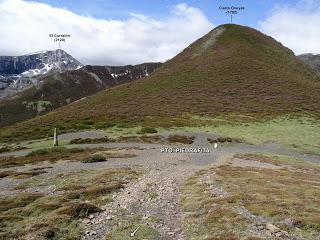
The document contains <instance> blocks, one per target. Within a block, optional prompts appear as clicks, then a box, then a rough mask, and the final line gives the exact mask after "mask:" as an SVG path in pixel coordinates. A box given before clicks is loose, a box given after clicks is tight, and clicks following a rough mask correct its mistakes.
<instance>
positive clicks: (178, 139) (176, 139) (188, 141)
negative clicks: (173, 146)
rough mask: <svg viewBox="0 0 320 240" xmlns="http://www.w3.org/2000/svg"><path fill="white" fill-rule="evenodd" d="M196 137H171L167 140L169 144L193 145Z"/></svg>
mask: <svg viewBox="0 0 320 240" xmlns="http://www.w3.org/2000/svg"><path fill="white" fill-rule="evenodd" d="M194 139H195V137H194V136H192V137H188V136H183V135H170V136H169V137H168V138H167V141H168V142H169V143H184V144H192V143H193V141H194Z"/></svg>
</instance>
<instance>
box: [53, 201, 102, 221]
mask: <svg viewBox="0 0 320 240" xmlns="http://www.w3.org/2000/svg"><path fill="white" fill-rule="evenodd" d="M101 211H102V210H101V209H100V208H98V207H96V206H94V205H92V204H88V203H74V202H72V203H69V204H67V205H66V206H64V207H62V208H60V209H59V211H58V214H65V215H69V216H70V217H72V218H85V217H88V216H89V215H90V214H92V213H97V212H101Z"/></svg>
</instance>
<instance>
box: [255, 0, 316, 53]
mask: <svg viewBox="0 0 320 240" xmlns="http://www.w3.org/2000/svg"><path fill="white" fill-rule="evenodd" d="M319 23H320V1H318V0H301V1H299V2H298V3H297V4H293V5H292V4H289V5H283V6H281V5H279V6H276V7H275V8H274V10H273V11H272V12H271V14H270V16H269V17H268V18H267V19H266V20H264V21H261V22H260V23H259V25H260V27H259V28H260V29H261V30H262V31H263V32H265V33H266V34H269V35H271V36H272V37H274V38H276V39H277V40H278V41H280V42H281V43H283V44H284V45H286V46H287V47H289V48H291V49H292V50H293V51H294V52H295V53H296V54H301V53H308V52H311V53H320V44H319V39H320V27H319Z"/></svg>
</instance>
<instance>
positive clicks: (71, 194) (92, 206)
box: [0, 168, 140, 240]
mask: <svg viewBox="0 0 320 240" xmlns="http://www.w3.org/2000/svg"><path fill="white" fill-rule="evenodd" d="M139 174H140V173H138V172H135V171H132V170H131V169H126V168H123V169H106V170H96V171H94V170H92V171H80V172H72V173H66V174H59V175H57V176H55V177H51V178H45V177H41V176H39V177H38V178H37V179H31V180H29V181H27V182H26V183H24V184H23V185H20V186H18V187H17V189H25V190H26V189H28V191H29V193H21V194H18V195H17V196H14V197H1V198H0V239H6V240H13V239H20V238H21V239H30V238H32V239H33V238H35V239H61V240H67V239H68V240H70V239H80V236H81V235H82V232H81V231H82V230H81V228H80V226H79V223H78V219H79V218H85V217H88V216H89V215H90V214H92V213H95V212H99V211H101V209H100V208H99V206H101V205H103V204H105V203H107V202H110V201H112V195H113V194H116V192H117V191H119V190H120V189H121V188H123V185H124V184H126V183H128V182H130V181H134V180H135V179H137V178H138V176H139ZM48 186H54V187H55V188H56V189H57V191H55V192H54V193H53V194H52V195H50V194H44V193H34V189H39V188H40V189H41V188H46V187H48Z"/></svg>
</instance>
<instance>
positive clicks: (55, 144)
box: [53, 128, 59, 147]
mask: <svg viewBox="0 0 320 240" xmlns="http://www.w3.org/2000/svg"><path fill="white" fill-rule="evenodd" d="M53 146H54V147H58V146H59V142H58V134H57V128H54V132H53Z"/></svg>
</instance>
